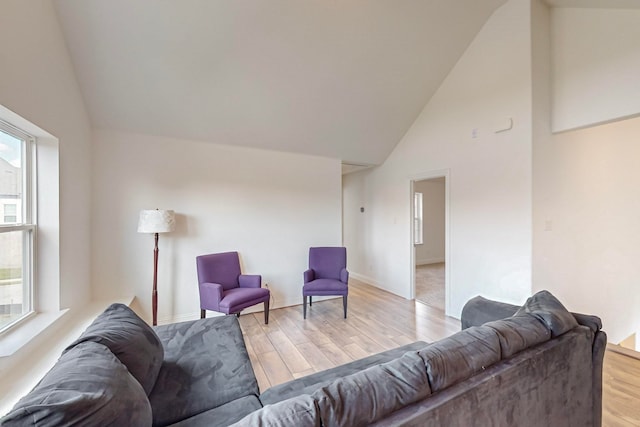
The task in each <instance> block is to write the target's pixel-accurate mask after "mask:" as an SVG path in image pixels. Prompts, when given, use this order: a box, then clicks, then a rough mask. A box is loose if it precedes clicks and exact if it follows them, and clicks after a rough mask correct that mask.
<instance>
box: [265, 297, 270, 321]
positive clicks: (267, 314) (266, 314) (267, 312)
mask: <svg viewBox="0 0 640 427" xmlns="http://www.w3.org/2000/svg"><path fill="white" fill-rule="evenodd" d="M264 324H265V325H268V324H269V301H265V302H264Z"/></svg>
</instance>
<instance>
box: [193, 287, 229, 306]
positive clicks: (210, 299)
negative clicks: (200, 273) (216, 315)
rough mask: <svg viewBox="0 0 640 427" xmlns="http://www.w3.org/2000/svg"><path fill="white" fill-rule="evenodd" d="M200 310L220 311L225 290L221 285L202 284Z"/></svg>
mask: <svg viewBox="0 0 640 427" xmlns="http://www.w3.org/2000/svg"><path fill="white" fill-rule="evenodd" d="M198 288H199V289H200V308H201V309H205V310H213V311H220V300H222V295H223V292H224V289H223V288H222V285H221V284H219V283H208V282H205V283H200V286H198Z"/></svg>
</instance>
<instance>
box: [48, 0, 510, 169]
mask: <svg viewBox="0 0 640 427" xmlns="http://www.w3.org/2000/svg"><path fill="white" fill-rule="evenodd" d="M504 2H505V0H395V1H391V0H385V1H382V0H353V1H336V0H304V1H302V0H270V1H265V0H262V1H260V0H179V1H178V0H136V1H131V0H55V5H56V10H57V13H58V16H59V19H60V23H61V26H62V30H63V33H64V35H65V38H66V41H67V45H68V47H69V51H70V53H71V58H72V61H73V63H74V67H75V70H76V74H77V77H78V81H79V83H80V86H81V89H82V92H83V95H84V98H85V102H86V105H87V109H88V111H89V115H90V118H91V120H92V123H93V125H94V126H95V127H97V128H107V129H115V130H123V131H130V132H136V133H144V134H150V135H161V136H171V137H177V138H183V139H196V140H203V141H209V142H214V143H221V144H236V145H242V146H249V147H256V148H265V149H273V150H281V151H290V152H295V153H305V154H312V155H321V156H327V157H333V158H339V159H341V160H343V161H345V162H347V163H356V164H379V163H381V162H383V161H384V159H385V158H386V157H387V156H388V155H389V153H390V152H391V151H392V150H393V148H394V147H395V145H396V144H397V143H398V142H399V141H400V139H401V138H402V136H403V135H404V133H405V132H406V131H407V130H408V128H409V127H410V126H411V124H412V123H413V121H414V120H415V118H416V117H417V116H418V114H419V113H420V111H421V110H422V108H423V107H424V105H425V104H426V102H427V101H428V100H429V98H430V97H431V96H432V95H433V93H434V92H435V90H436V89H437V88H438V86H439V85H440V83H441V82H442V80H443V79H444V78H445V76H446V75H447V73H448V72H449V70H450V69H451V68H452V67H453V65H454V64H455V62H456V61H457V60H458V58H459V57H460V56H461V54H462V53H463V52H464V50H465V48H466V47H467V46H468V45H469V43H470V42H471V41H472V40H473V38H474V36H475V35H476V33H477V32H478V31H479V30H480V28H481V27H482V25H483V24H484V23H485V22H486V20H487V19H488V17H489V16H490V15H491V13H492V12H493V11H494V10H495V9H496V8H497V7H498V6H500V5H502V4H503V3H504Z"/></svg>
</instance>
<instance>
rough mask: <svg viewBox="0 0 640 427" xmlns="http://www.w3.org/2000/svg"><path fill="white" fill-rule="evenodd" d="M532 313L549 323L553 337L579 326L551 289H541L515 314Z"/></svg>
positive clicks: (543, 321)
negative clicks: (552, 293)
mask: <svg viewBox="0 0 640 427" xmlns="http://www.w3.org/2000/svg"><path fill="white" fill-rule="evenodd" d="M525 313H528V314H531V315H533V316H535V317H536V318H537V319H538V320H540V321H541V322H542V323H544V324H545V325H547V327H548V328H549V330H550V331H551V336H552V337H557V336H558V335H562V334H564V333H565V332H567V331H570V330H571V329H573V328H575V327H576V326H578V322H577V321H576V319H575V317H573V315H572V314H571V313H569V311H567V309H566V308H565V307H564V305H562V303H561V302H560V301H558V300H557V299H556V297H554V296H553V295H551V292H549V291H540V292H538V293H536V294H535V295H533V296H532V297H530V298H529V299H527V301H526V302H525V303H524V305H523V306H522V307H520V309H519V310H518V311H516V313H515V314H514V316H519V315H521V314H525Z"/></svg>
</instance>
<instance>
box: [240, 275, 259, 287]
mask: <svg viewBox="0 0 640 427" xmlns="http://www.w3.org/2000/svg"><path fill="white" fill-rule="evenodd" d="M238 284H239V285H240V287H241V288H259V287H260V286H261V284H262V276H261V275H259V274H241V275H240V276H238Z"/></svg>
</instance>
